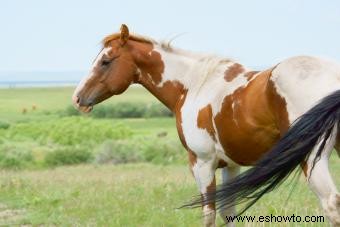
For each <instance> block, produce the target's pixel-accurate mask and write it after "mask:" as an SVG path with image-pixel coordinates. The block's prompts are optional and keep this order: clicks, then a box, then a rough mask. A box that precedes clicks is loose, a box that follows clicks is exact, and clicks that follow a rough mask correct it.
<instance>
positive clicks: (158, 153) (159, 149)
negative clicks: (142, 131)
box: [141, 138, 187, 164]
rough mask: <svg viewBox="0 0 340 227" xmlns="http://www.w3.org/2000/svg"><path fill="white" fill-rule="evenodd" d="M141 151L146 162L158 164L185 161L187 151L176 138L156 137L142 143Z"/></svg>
mask: <svg viewBox="0 0 340 227" xmlns="http://www.w3.org/2000/svg"><path fill="white" fill-rule="evenodd" d="M141 152H142V155H143V159H144V161H146V162H152V163H156V164H171V163H185V161H186V160H187V159H186V151H185V149H184V148H183V146H182V145H181V144H180V143H179V142H178V141H177V140H176V141H175V140H169V139H168V138H156V139H149V140H145V141H143V142H142V143H141Z"/></svg>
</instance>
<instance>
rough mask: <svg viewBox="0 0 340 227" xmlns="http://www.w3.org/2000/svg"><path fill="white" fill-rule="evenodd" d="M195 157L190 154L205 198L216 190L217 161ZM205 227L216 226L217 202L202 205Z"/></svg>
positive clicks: (193, 171) (192, 166)
mask: <svg viewBox="0 0 340 227" xmlns="http://www.w3.org/2000/svg"><path fill="white" fill-rule="evenodd" d="M190 156H193V153H192V152H189V160H190V167H191V170H192V173H193V175H194V177H195V180H196V183H197V186H198V188H199V190H200V193H201V196H205V193H207V192H213V191H215V190H216V180H215V170H216V159H214V158H212V159H204V160H202V159H199V158H196V156H194V158H193V157H190ZM202 209H203V220H204V226H206V227H208V226H209V227H213V226H215V219H216V209H215V202H211V203H207V204H202Z"/></svg>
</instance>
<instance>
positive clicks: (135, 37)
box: [102, 33, 157, 47]
mask: <svg viewBox="0 0 340 227" xmlns="http://www.w3.org/2000/svg"><path fill="white" fill-rule="evenodd" d="M119 38H120V33H114V34H110V35H108V36H106V37H105V38H104V39H103V40H102V44H103V46H104V47H107V46H108V45H109V43H110V42H111V41H113V40H116V39H119ZM129 40H133V41H137V42H142V43H150V44H156V43H157V42H156V41H155V40H153V39H151V38H147V37H144V36H140V35H136V34H133V35H130V36H129Z"/></svg>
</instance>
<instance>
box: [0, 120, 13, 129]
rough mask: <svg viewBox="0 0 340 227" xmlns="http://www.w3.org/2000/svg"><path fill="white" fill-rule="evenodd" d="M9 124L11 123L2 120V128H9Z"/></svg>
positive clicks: (0, 123)
mask: <svg viewBox="0 0 340 227" xmlns="http://www.w3.org/2000/svg"><path fill="white" fill-rule="evenodd" d="M9 126H11V125H10V123H8V122H4V121H0V129H8V128H9Z"/></svg>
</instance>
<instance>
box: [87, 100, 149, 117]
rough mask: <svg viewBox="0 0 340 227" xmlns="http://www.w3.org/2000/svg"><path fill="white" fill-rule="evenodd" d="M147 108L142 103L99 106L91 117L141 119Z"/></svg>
mask: <svg viewBox="0 0 340 227" xmlns="http://www.w3.org/2000/svg"><path fill="white" fill-rule="evenodd" d="M145 111H146V107H145V105H144V104H142V103H130V102H121V103H116V104H112V105H99V106H97V107H95V108H94V110H93V111H92V114H91V116H93V117H95V118H141V117H143V116H144V114H145Z"/></svg>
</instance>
